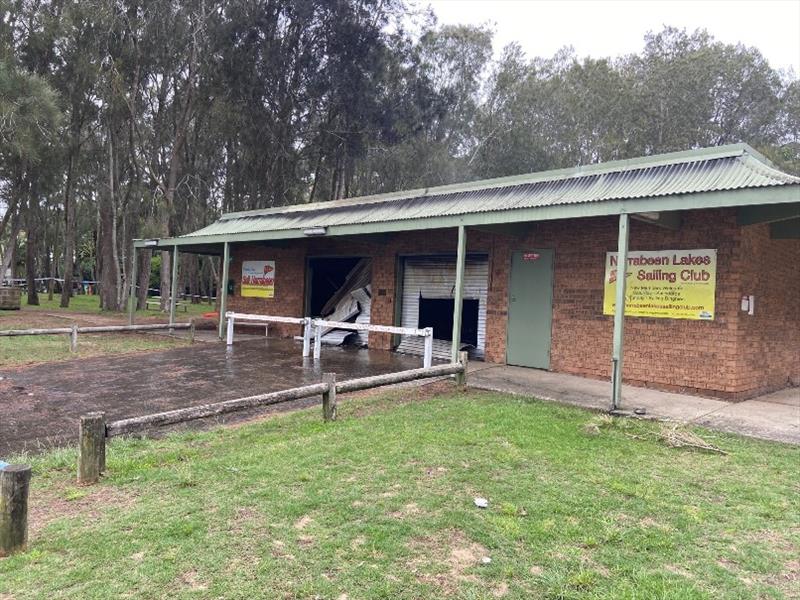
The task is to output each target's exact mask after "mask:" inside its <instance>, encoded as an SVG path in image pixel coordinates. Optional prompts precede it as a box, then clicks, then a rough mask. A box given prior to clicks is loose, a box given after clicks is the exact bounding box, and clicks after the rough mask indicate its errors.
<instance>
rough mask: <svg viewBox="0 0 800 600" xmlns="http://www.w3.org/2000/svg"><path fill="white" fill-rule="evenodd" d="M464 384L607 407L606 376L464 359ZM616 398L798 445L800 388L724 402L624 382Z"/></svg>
mask: <svg viewBox="0 0 800 600" xmlns="http://www.w3.org/2000/svg"><path fill="white" fill-rule="evenodd" d="M469 385H470V386H472V387H476V388H481V389H486V390H493V391H498V392H507V393H511V394H518V395H523V396H531V397H536V398H539V399H541V400H550V401H553V402H563V403H565V404H572V405H575V406H581V407H584V408H590V409H595V410H608V408H609V401H610V400H609V399H610V394H611V384H610V383H608V382H607V381H598V380H596V379H586V378H584V377H576V376H574V375H564V374H561V373H550V372H548V371H539V370H537V369H526V368H523V367H510V366H503V365H492V364H487V363H472V364H470V375H469ZM622 398H623V404H622V407H621V408H622V412H624V413H630V414H633V410H634V409H635V408H644V409H645V411H646V416H647V417H648V418H652V419H664V420H669V421H676V422H679V423H692V424H695V425H702V426H704V427H708V428H710V429H718V430H720V431H727V432H731V433H738V434H741V435H746V436H750V437H755V438H760V439H764V440H771V441H776V442H785V443H789V444H797V445H800V388H788V389H785V390H781V391H779V392H775V393H773V394H768V395H766V396H760V397H758V398H754V399H752V400H745V401H744V402H725V401H723V400H713V399H711V398H701V397H698V396H688V395H684V394H672V393H669V392H660V391H657V390H651V389H647V388H640V387H633V386H627V385H625V386H623V387H622Z"/></svg>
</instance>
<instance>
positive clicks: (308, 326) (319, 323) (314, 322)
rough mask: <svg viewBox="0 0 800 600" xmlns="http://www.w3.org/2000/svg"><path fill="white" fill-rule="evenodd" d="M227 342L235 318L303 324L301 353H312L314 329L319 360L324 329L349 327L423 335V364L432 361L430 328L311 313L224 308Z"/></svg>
mask: <svg viewBox="0 0 800 600" xmlns="http://www.w3.org/2000/svg"><path fill="white" fill-rule="evenodd" d="M225 319H226V320H227V330H226V332H227V336H226V341H227V344H228V346H232V345H233V328H234V326H235V324H236V321H244V322H248V323H264V324H265V325H268V324H269V323H288V324H289V325H302V326H303V356H304V357H305V356H310V355H311V332H312V330H313V331H314V360H319V358H320V356H321V354H322V330H323V329H348V330H350V331H374V332H375V333H391V334H395V335H415V336H419V337H421V338H425V353H424V355H423V358H422V364H423V366H424V367H425V368H428V367H430V366H431V365H432V364H433V328H432V327H426V328H425V329H414V328H411V327H394V326H391V325H371V324H369V323H345V322H343V321H326V320H324V319H312V318H311V317H279V316H275V315H253V314H247V313H237V312H231V311H229V312H226V313H225Z"/></svg>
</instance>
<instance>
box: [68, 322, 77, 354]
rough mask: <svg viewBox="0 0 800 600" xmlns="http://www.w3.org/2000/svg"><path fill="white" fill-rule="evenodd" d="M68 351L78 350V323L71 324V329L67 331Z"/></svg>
mask: <svg viewBox="0 0 800 600" xmlns="http://www.w3.org/2000/svg"><path fill="white" fill-rule="evenodd" d="M69 351H70V352H77V351H78V325H77V324H75V323H73V324H72V331H70V332H69Z"/></svg>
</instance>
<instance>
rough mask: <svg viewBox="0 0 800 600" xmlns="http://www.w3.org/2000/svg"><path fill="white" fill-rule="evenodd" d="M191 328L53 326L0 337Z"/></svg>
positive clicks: (8, 332)
mask: <svg viewBox="0 0 800 600" xmlns="http://www.w3.org/2000/svg"><path fill="white" fill-rule="evenodd" d="M170 328H172V329H191V328H192V324H191V323H173V324H172V325H170V324H169V323H151V324H149V325H98V326H92V327H78V326H74V327H53V328H50V329H5V330H0V337H15V336H22V335H62V334H65V333H66V334H72V332H73V331H77V332H78V333H113V332H119V331H151V330H157V329H170Z"/></svg>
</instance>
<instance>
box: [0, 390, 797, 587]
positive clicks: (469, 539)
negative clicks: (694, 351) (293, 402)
mask: <svg viewBox="0 0 800 600" xmlns="http://www.w3.org/2000/svg"><path fill="white" fill-rule="evenodd" d="M420 392H421V390H420V389H416V388H414V389H406V390H402V391H392V392H386V393H384V394H381V395H375V396H372V397H367V398H358V399H352V400H348V401H345V402H344V403H343V404H342V405H341V406H340V419H339V421H337V422H336V423H332V424H324V423H322V421H321V415H320V413H321V410H320V409H319V408H315V409H313V410H306V411H299V412H295V413H290V414H285V415H281V416H276V417H274V418H270V419H266V420H263V421H261V422H257V423H253V424H249V425H245V426H240V427H236V428H219V429H215V430H213V431H209V432H204V433H196V432H194V433H182V434H175V435H172V436H170V437H167V438H164V439H160V440H150V441H145V440H117V441H114V442H112V444H111V446H110V448H109V452H108V475H107V477H106V478H105V479H104V480H103V481H102V483H101V484H99V485H97V486H94V487H88V488H78V487H76V486H75V485H74V483H73V481H74V479H73V476H74V470H75V451H73V450H62V451H54V452H52V453H51V454H48V455H44V456H42V457H38V458H34V459H31V460H33V464H34V469H35V475H34V479H33V483H32V491H31V494H32V502H33V504H34V506H33V513H32V517H31V518H32V535H31V545H30V550H29V551H28V552H27V553H25V554H20V555H16V556H13V557H11V558H7V559H4V560H0V598H3V599H4V600H7V599H9V598H13V599H15V600H19V599H22V598H111V597H134V598H167V597H169V598H326V599H327V598H330V599H344V598H349V599H351V600H352V599H356V598H392V599H395V598H409V599H411V598H438V597H459V598H494V597H506V598H609V599H610V598H614V599H617V598H648V599H649V598H676V599H681V600H684V599H687V598H781V597H792V595H793V594H794V597H797V593H798V585H800V581H799V580H798V577H800V565H799V564H798V548H800V515H799V514H798V509H799V507H798V465H799V464H800V449H798V448H795V447H790V446H783V445H780V444H771V443H767V442H758V441H753V440H748V439H743V438H738V437H735V436H730V435H725V434H717V433H711V432H708V431H701V434H702V435H703V436H704V437H705V438H706V439H708V440H710V441H713V442H714V443H715V444H717V445H718V446H720V447H721V448H723V449H724V450H726V451H727V452H728V454H727V455H718V454H705V453H700V452H694V451H689V450H681V449H675V448H669V447H667V446H665V445H664V444H663V443H662V442H661V441H659V439H658V436H657V432H658V431H659V429H660V426H659V425H658V424H655V423H650V422H640V421H631V420H614V421H610V420H604V419H601V418H599V417H598V416H597V415H593V414H592V413H589V412H585V411H582V410H579V409H574V408H567V407H561V406H557V405H552V404H547V403H541V402H536V401H528V400H524V399H520V398H516V397H511V396H505V395H501V394H493V393H483V392H467V393H458V392H454V391H453V390H452V389H451V388H447V389H445V390H444V391H443V392H441V393H439V394H438V395H433V396H432V397H429V398H427V399H424V400H418V401H414V402H404V401H405V400H408V399H410V398H412V397H413V398H416V397H418V396H419V395H420ZM587 423H588V424H591V423H595V424H596V425H598V426H597V427H591V426H590V427H588V428H587V427H586V425H587ZM476 496H482V497H485V498H488V500H489V507H488V508H487V509H479V508H476V507H475V505H474V503H473V499H474V497H476ZM484 557H489V558H490V559H491V562H489V563H488V564H484V562H483V560H484Z"/></svg>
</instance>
